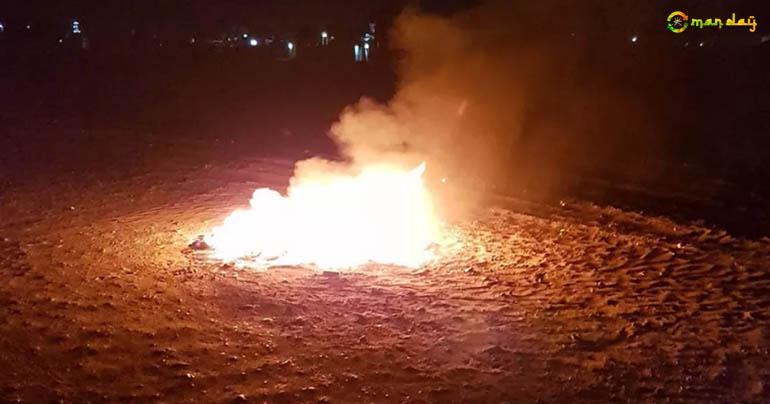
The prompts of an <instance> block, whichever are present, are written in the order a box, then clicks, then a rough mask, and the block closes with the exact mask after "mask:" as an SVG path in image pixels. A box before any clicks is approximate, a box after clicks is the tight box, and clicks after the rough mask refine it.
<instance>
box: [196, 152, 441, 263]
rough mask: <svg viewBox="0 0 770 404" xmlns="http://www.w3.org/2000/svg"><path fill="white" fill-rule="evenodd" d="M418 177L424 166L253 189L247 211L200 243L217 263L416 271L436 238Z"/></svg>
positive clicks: (433, 217) (377, 169)
mask: <svg viewBox="0 0 770 404" xmlns="http://www.w3.org/2000/svg"><path fill="white" fill-rule="evenodd" d="M424 172H425V163H422V164H420V165H419V166H418V167H417V168H415V169H412V170H403V169H398V168H395V167H392V166H367V167H365V168H363V169H361V170H360V171H359V172H357V173H355V174H341V173H334V174H328V173H327V174H326V175H318V174H316V175H313V176H310V177H307V176H306V177H302V176H299V177H295V180H294V181H293V183H292V184H291V186H290V188H289V190H288V193H287V196H282V195H281V194H279V193H278V192H276V191H274V190H271V189H267V188H260V189H257V190H256V191H254V195H253V196H252V198H251V202H250V205H251V206H250V209H248V210H238V211H235V212H234V213H232V215H230V216H229V217H228V218H227V219H226V220H225V222H224V224H223V225H222V226H220V227H218V228H216V229H214V230H213V234H212V236H211V237H210V238H208V239H207V242H208V243H209V244H210V245H211V246H212V247H213V248H214V250H215V255H216V256H217V257H218V258H221V259H225V260H233V259H236V258H240V257H247V256H251V257H258V258H259V259H260V260H269V261H272V262H273V263H275V264H283V265H293V264H315V265H317V266H319V267H321V268H337V269H339V268H350V267H355V266H359V265H362V264H366V263H369V262H376V263H381V264H393V265H401V266H407V267H416V266H419V265H421V264H423V263H425V262H426V261H427V260H429V259H430V258H431V256H432V254H431V253H430V251H429V247H430V246H431V245H432V244H433V243H435V242H437V241H438V236H439V220H438V219H437V217H436V214H435V212H434V209H433V204H432V201H431V198H430V195H429V193H428V191H427V189H426V187H425V184H424V182H423V177H422V176H423V173H424Z"/></svg>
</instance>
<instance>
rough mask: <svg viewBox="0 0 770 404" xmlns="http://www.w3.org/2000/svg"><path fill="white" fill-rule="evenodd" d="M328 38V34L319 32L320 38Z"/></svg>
mask: <svg viewBox="0 0 770 404" xmlns="http://www.w3.org/2000/svg"><path fill="white" fill-rule="evenodd" d="M328 37H329V33H327V32H326V31H323V32H321V38H324V39H326V38H328Z"/></svg>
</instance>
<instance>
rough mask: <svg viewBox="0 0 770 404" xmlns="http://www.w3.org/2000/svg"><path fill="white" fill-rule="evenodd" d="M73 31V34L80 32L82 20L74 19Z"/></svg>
mask: <svg viewBox="0 0 770 404" xmlns="http://www.w3.org/2000/svg"><path fill="white" fill-rule="evenodd" d="M72 33H73V34H79V33H80V21H78V20H75V21H72Z"/></svg>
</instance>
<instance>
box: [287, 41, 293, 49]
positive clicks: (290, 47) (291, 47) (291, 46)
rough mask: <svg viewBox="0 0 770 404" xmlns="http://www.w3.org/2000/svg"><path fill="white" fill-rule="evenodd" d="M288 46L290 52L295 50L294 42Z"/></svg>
mask: <svg viewBox="0 0 770 404" xmlns="http://www.w3.org/2000/svg"><path fill="white" fill-rule="evenodd" d="M286 46H287V47H289V50H290V51H292V50H294V42H289V43H288V44H286Z"/></svg>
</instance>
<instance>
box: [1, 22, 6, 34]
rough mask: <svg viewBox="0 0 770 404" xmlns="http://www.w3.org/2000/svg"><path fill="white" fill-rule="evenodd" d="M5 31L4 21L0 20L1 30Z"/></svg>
mask: <svg viewBox="0 0 770 404" xmlns="http://www.w3.org/2000/svg"><path fill="white" fill-rule="evenodd" d="M3 31H5V25H3V23H2V22H0V32H3Z"/></svg>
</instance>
